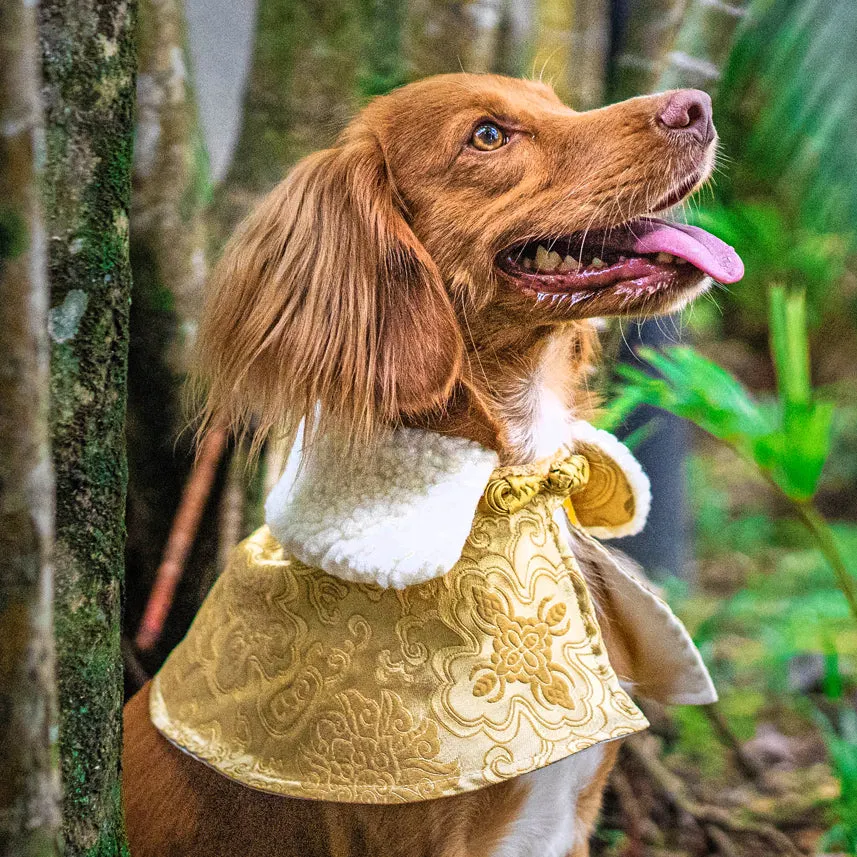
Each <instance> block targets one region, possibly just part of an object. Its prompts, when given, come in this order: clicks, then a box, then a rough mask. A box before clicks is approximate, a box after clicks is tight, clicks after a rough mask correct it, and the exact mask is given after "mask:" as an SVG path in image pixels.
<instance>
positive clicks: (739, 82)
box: [721, 0, 857, 240]
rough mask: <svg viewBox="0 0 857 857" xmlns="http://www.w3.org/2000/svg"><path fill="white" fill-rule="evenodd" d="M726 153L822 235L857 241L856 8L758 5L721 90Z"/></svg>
mask: <svg viewBox="0 0 857 857" xmlns="http://www.w3.org/2000/svg"><path fill="white" fill-rule="evenodd" d="M721 93H722V96H723V97H722V98H721V107H722V109H723V111H724V112H725V113H726V114H727V115H728V116H729V117H730V119H731V120H736V119H737V121H730V122H728V123H727V124H728V125H729V126H731V129H732V131H731V133H729V130H727V149H728V150H729V151H730V153H731V154H732V155H737V156H738V157H739V159H740V162H741V169H740V170H739V171H738V173H739V175H736V176H735V180H736V183H737V182H741V181H743V180H745V179H746V178H747V177H748V176H747V174H748V173H749V174H751V175H752V178H755V179H756V181H757V183H758V185H759V186H766V187H771V186H774V187H775V188H776V191H777V196H779V197H780V198H781V199H783V200H784V201H787V202H788V203H790V204H791V206H793V208H794V211H795V213H796V214H797V215H798V216H799V218H800V220H801V221H802V222H803V223H804V224H806V223H810V224H812V226H813V228H814V229H816V230H818V231H819V232H827V231H830V232H834V231H835V232H839V233H848V234H849V235H850V237H851V239H852V240H853V238H854V236H855V234H857V2H854V0H756V2H755V3H754V4H753V6H752V8H751V14H750V16H749V17H748V22H747V24H746V25H745V27H744V28H743V30H742V32H741V35H740V36H739V38H738V40H737V43H736V46H735V49H734V51H733V53H732V56H731V59H730V63H729V66H728V68H727V71H726V75H725V79H724V85H723V87H722V89H721Z"/></svg>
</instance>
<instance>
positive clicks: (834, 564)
mask: <svg viewBox="0 0 857 857" xmlns="http://www.w3.org/2000/svg"><path fill="white" fill-rule="evenodd" d="M788 499H789V502H790V503H791V505H792V508H793V509H794V510H795V512H796V513H797V516H798V517H799V518H800V520H801V522H802V523H803V524H804V526H806V528H807V529H808V530H809V531H810V533H811V534H812V536H813V538H814V539H815V541H816V544H817V545H818V548H819V550H820V551H821V552H822V554H824V558H825V559H826V560H827V561H828V562H829V563H830V566H831V568H832V569H833V573H834V574H835V575H836V582H837V583H838V584H839V588H840V589H841V590H842V594H843V595H844V596H845V600H846V601H847V602H848V606H849V607H850V608H851V613H852V614H853V616H854V619H855V620H857V583H855V581H854V577H853V575H852V574H851V572H850V571H849V570H848V565H847V564H846V562H845V558H844V557H843V556H842V552H841V551H840V550H839V545H838V544H837V543H836V539H835V538H834V536H833V532H832V531H831V529H830V524H828V523H827V521H826V520H825V519H824V517H823V516H822V515H821V514H820V513H819V512H818V510H817V509H816V508H815V507H814V506H813V505H812V503H809V502H805V503H801V502H800V501H798V500H792V499H791V498H788Z"/></svg>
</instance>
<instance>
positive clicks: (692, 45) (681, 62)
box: [658, 0, 749, 94]
mask: <svg viewBox="0 0 857 857" xmlns="http://www.w3.org/2000/svg"><path fill="white" fill-rule="evenodd" d="M748 2H749V0H734V2H732V3H725V2H717V3H712V2H711V0H690V3H689V4H688V8H687V11H686V12H685V15H684V20H683V21H682V25H681V29H680V30H679V33H678V36H677V37H676V40H675V44H674V45H673V46H672V49H671V50H670V52H669V54H668V55H667V57H666V63H665V65H664V68H663V70H662V72H661V75H660V78H659V80H658V88H659V89H679V88H680V87H696V88H697V89H704V90H706V92H709V93H711V94H714V91H715V89H716V87H717V83H718V82H719V80H720V75H721V73H722V71H723V66H724V64H725V63H726V60H727V59H728V58H729V51H730V50H731V48H732V41H733V39H734V36H735V29H736V28H737V26H738V24H739V23H740V21H741V20H742V19H743V18H744V16H745V15H746V13H747V5H748Z"/></svg>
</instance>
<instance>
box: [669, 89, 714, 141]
mask: <svg viewBox="0 0 857 857" xmlns="http://www.w3.org/2000/svg"><path fill="white" fill-rule="evenodd" d="M658 122H660V123H661V125H663V126H664V128H666V129H667V130H668V131H671V132H672V133H674V134H687V135H689V136H691V137H693V138H694V139H695V140H698V141H699V142H700V143H702V144H703V145H704V146H707V145H708V144H709V143H710V142H711V141H712V140H713V139H714V133H715V132H714V123H713V122H712V121H711V96H710V95H709V94H708V93H707V92H703V91H702V90H700V89H679V90H678V91H676V92H673V93H672V94H671V95H670V96H669V98H668V99H667V101H666V103H665V104H664V105H663V106H662V107H661V109H660V110H659V111H658Z"/></svg>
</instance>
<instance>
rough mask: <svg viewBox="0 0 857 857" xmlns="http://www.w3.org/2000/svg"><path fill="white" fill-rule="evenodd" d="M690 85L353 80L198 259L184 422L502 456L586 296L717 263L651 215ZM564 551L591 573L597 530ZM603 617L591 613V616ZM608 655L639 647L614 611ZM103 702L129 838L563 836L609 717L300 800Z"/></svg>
mask: <svg viewBox="0 0 857 857" xmlns="http://www.w3.org/2000/svg"><path fill="white" fill-rule="evenodd" d="M715 146H716V135H715V132H714V128H713V125H712V122H711V107H710V100H709V98H708V96H707V95H705V94H704V93H701V92H697V91H692V90H682V91H676V92H670V93H665V94H662V95H654V96H647V97H643V98H636V99H632V100H630V101H626V102H623V103H621V104H617V105H613V106H611V107H607V108H604V109H600V110H594V111H590V112H588V113H575V112H574V111H573V110H571V109H569V108H568V107H566V106H565V105H563V104H562V103H561V102H560V101H559V100H558V99H557V98H556V96H555V95H554V94H553V92H552V91H551V89H550V88H549V87H548V86H545V85H544V84H541V83H535V82H531V81H522V80H512V79H507V78H501V77H493V76H475V75H465V74H458V75H447V76H441V77H435V78H430V79H428V80H424V81H421V82H419V83H415V84H412V85H410V86H406V87H404V88H402V89H400V90H397V91H395V92H393V93H392V94H390V95H388V96H384V97H382V98H378V99H376V100H375V101H373V102H372V103H371V104H370V105H369V106H368V107H367V108H366V109H365V110H363V112H362V113H361V114H360V115H359V116H358V117H357V118H356V119H355V120H354V122H353V123H352V124H351V125H350V126H349V127H348V129H347V130H346V131H345V133H344V134H343V135H342V137H341V139H340V141H339V142H338V143H337V145H336V146H335V147H334V148H332V149H329V150H325V151H322V152H318V153H316V154H315V155H313V156H311V157H309V158H307V159H306V160H304V161H303V162H301V163H300V164H299V165H298V166H297V167H296V168H295V169H294V170H293V171H292V173H291V174H290V175H289V176H288V177H287V178H286V180H285V181H284V182H283V183H282V184H281V185H280V186H279V187H277V188H275V189H274V190H273V191H272V192H271V194H270V195H269V196H268V198H267V199H266V200H265V201H264V202H263V203H262V204H261V206H260V207H259V208H258V209H257V210H256V211H255V212H254V213H253V214H252V215H251V216H250V218H249V219H248V221H247V222H246V224H245V225H244V226H243V228H242V229H241V230H240V231H239V232H238V234H237V235H236V237H235V238H234V239H233V240H232V242H231V243H230V245H229V247H228V248H227V250H226V252H225V254H224V257H223V260H222V261H221V263H220V265H219V267H218V269H217V271H216V273H215V277H214V283H213V286H212V292H211V299H210V301H209V304H208V308H207V313H206V316H205V319H204V323H203V327H202V333H201V343H202V348H201V360H200V366H201V370H200V375H201V382H202V384H203V386H204V388H205V390H206V395H207V399H206V405H205V415H204V416H205V421H206V424H207V425H210V424H211V423H212V422H213V421H215V420H218V421H220V420H224V419H225V420H226V421H228V422H230V423H231V424H232V425H233V426H235V427H237V428H239V430H240V429H241V428H242V427H243V426H245V425H246V424H247V421H248V420H249V419H250V417H251V416H252V417H253V418H254V420H255V423H254V425H255V426H256V427H257V430H256V433H255V435H254V439H255V442H256V443H259V442H261V440H262V439H263V438H264V437H265V436H266V435H267V434H268V433H269V432H271V431H274V432H276V433H277V435H278V436H281V437H285V438H286V439H293V438H294V436H295V434H296V432H297V430H298V426H299V424H300V423H301V422H302V421H303V422H304V423H305V425H306V437H305V438H304V442H305V443H306V442H307V438H309V439H310V440H311V438H312V437H313V436H319V437H320V436H337V437H341V438H346V439H347V442H346V445H345V446H346V447H347V448H344V450H343V451H345V452H349V453H352V454H358V455H359V453H360V451H361V450H363V449H366V448H367V447H370V446H371V444H372V442H373V441H374V440H375V438H376V437H377V436H378V435H379V434H380V433H382V432H383V431H384V430H385V429H387V428H389V427H391V426H395V425H401V424H405V425H408V426H413V427H418V428H423V429H429V430H431V431H433V432H439V433H443V434H447V435H454V436H457V437H462V438H468V439H471V440H473V441H476V442H477V443H478V444H480V445H481V446H483V447H486V448H487V449H490V450H494V451H495V452H496V453H497V455H498V456H499V460H500V462H501V463H503V464H523V463H526V462H530V461H533V460H535V459H537V458H539V457H543V456H546V455H550V454H552V453H553V452H554V451H555V450H556V449H557V448H558V447H559V445H560V444H562V443H564V442H565V441H566V439H567V438H566V434H567V426H568V420H569V419H570V416H571V415H573V416H574V418H576V419H577V418H581V417H584V418H585V417H586V416H587V415H588V414H589V413H591V410H592V407H593V402H592V398H591V396H590V394H589V393H588V391H587V383H588V379H589V377H590V373H591V371H592V362H593V358H594V354H595V350H596V340H595V334H594V332H593V327H592V324H591V322H590V321H588V320H587V319H591V318H594V317H598V316H606V315H630V316H640V315H650V314H657V313H665V312H671V311H673V310H675V309H677V308H679V307H681V306H683V305H684V304H685V303H687V302H688V301H689V300H691V299H692V298H693V297H694V296H696V295H698V294H699V293H700V292H702V291H703V290H704V289H705V288H706V285H707V283H708V282H709V280H708V279H707V277H708V276H712V277H714V278H716V279H720V280H723V281H728V282H731V281H734V280H736V279H738V278H740V275H741V270H740V262H738V261H737V259H736V257H734V254H731V253H730V251H729V248H726V247H725V245H722V244H721V243H720V242H717V241H716V239H714V238H712V237H711V236H708V235H707V234H705V233H702V232H701V230H691V229H689V228H685V227H682V229H674V228H670V227H667V226H665V225H663V224H662V222H661V221H657V220H655V219H653V218H651V215H652V214H653V213H654V212H657V211H660V210H664V209H668V208H670V207H671V206H673V205H674V204H676V203H678V202H679V201H680V200H682V199H683V198H684V197H685V196H686V195H687V194H688V193H690V192H691V191H692V190H693V189H695V188H696V187H697V186H698V185H699V184H700V183H701V182H703V181H704V180H705V179H706V178H707V177H708V175H709V174H710V172H711V169H712V166H713V162H714V152H715ZM579 559H581V562H582V564H583V565H584V566H587V567H585V568H584V571H585V573H586V575H587V577H588V579H589V580H590V581H593V582H594V584H595V585H596V586H597V582H598V579H599V573H598V563H599V555H598V554H597V553H591V554H590V555H588V558H587V556H586V554H585V551H584V552H583V556H582V558H581V557H579ZM608 620H609V616H608ZM602 624H603V628H602V630H603V633H604V639H605V643H606V649H607V652H608V654H609V658H610V663H611V665H612V667H613V669H614V670H615V672H616V673H617V674H618V675H619V676H622V677H624V678H625V679H627V680H629V681H630V682H632V683H633V682H635V681H636V680H637V678H638V676H637V675H636V673H637V671H638V670H639V668H640V667H639V665H638V664H639V658H637V657H636V655H635V652H634V650H633V649H634V645H633V643H632V642H629V639H628V638H627V636H626V635H625V634H624V633H623V628H622V624H621V622H619V621H606V622H604V623H602ZM147 699H148V688H144V689H143V690H142V691H141V692H140V693H139V694H138V695H137V696H136V697H135V698H134V699H132V700H131V701H130V702H129V703H128V706H127V708H126V714H125V754H124V799H125V808H126V818H127V827H128V835H129V840H130V843H131V850H132V853H133V855H134V857H170V855H176V857H179V855H180V857H187V855H200V857H202V855H204V856H205V857H220V855H223V857H226V855H229V857H235V855H241V857H262V855H266V856H267V855H271V857H273V855H280V857H290V855H294V856H295V857H297V855H302V857H316V855H317V857H322V855H332V857H339V855H342V857H344V855H354V857H359V855H365V857H369V855H372V857H420V855H425V857H482V856H483V855H484V857H489V855H490V857H527V855H533V857H536V855H538V857H560V855H573V856H574V857H583V855H586V854H588V853H589V849H588V844H587V837H588V834H589V831H590V830H591V827H592V825H593V823H594V819H595V817H596V814H597V811H598V808H599V805H600V801H601V792H602V789H603V786H604V782H605V780H606V777H607V774H608V772H609V770H610V767H611V765H612V764H613V762H614V760H615V756H616V748H617V742H612V743H607V744H603V745H600V746H598V747H593V748H592V749H591V750H586V751H584V752H581V753H578V754H576V755H574V756H570V757H569V758H568V759H566V760H564V761H562V762H557V763H555V764H552V765H549V766H548V767H545V768H542V769H540V770H538V771H535V772H533V773H530V774H527V775H525V776H521V777H516V778H513V779H510V780H507V781H506V782H502V783H499V784H497V785H493V786H489V787H487V788H483V789H480V790H477V791H471V792H467V793H464V794H460V795H456V796H454V797H444V798H439V799H437V800H430V801H422V802H416V803H405V804H402V805H397V806H386V805H359V804H345V803H335V802H327V801H312V800H301V799H294V798H287V797H281V796H277V795H272V794H266V793H263V792H258V791H254V790H252V789H250V788H247V787H245V786H243V785H239V784H237V783H234V782H232V781H230V780H228V779H227V778H225V777H223V776H221V775H220V774H219V773H217V772H215V771H213V770H211V769H209V768H208V767H206V766H204V765H203V764H200V763H199V762H198V761H196V760H195V759H193V758H191V757H190V756H188V755H184V754H183V753H182V752H180V751H179V750H178V749H176V748H175V747H173V746H172V745H171V744H170V743H168V742H167V741H166V740H165V739H164V738H163V737H162V736H161V735H160V734H159V733H158V732H157V731H156V730H155V728H154V727H153V725H152V724H151V722H150V720H149V715H148V710H147Z"/></svg>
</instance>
